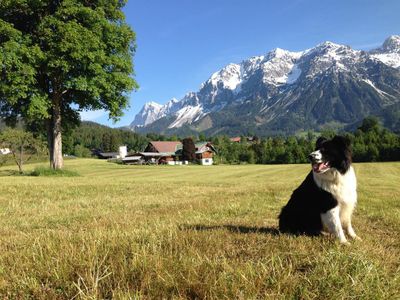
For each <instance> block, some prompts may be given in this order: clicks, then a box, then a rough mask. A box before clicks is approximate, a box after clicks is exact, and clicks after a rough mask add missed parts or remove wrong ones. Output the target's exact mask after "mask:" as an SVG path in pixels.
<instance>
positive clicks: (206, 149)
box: [195, 142, 217, 166]
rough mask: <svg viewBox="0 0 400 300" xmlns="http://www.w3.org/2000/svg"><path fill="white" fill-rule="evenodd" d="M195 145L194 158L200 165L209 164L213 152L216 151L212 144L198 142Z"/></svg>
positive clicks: (211, 162) (210, 163) (211, 161)
mask: <svg viewBox="0 0 400 300" xmlns="http://www.w3.org/2000/svg"><path fill="white" fill-rule="evenodd" d="M195 146H196V159H197V160H198V161H199V162H200V164H201V165H204V166H210V165H212V164H213V156H214V153H217V151H216V150H215V148H214V146H213V145H212V144H211V143H209V142H206V143H198V144H195Z"/></svg>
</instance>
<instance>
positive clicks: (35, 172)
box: [30, 167, 80, 177]
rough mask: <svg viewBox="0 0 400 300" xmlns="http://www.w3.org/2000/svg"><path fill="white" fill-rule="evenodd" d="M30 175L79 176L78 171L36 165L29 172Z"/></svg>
mask: <svg viewBox="0 0 400 300" xmlns="http://www.w3.org/2000/svg"><path fill="white" fill-rule="evenodd" d="M30 175H31V176H50V177H76V176H80V175H79V173H78V172H76V171H71V170H65V169H63V170H54V169H51V168H45V167H36V168H35V169H34V170H33V171H32V172H31V173H30Z"/></svg>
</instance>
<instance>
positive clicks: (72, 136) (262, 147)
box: [0, 118, 400, 172]
mask: <svg viewBox="0 0 400 300" xmlns="http://www.w3.org/2000/svg"><path fill="white" fill-rule="evenodd" d="M335 134H336V133H335V132H334V131H325V132H323V133H322V134H321V135H323V136H325V137H327V138H331V137H333V136H334V135H335ZM342 134H343V135H344V136H346V137H347V138H348V139H349V140H350V141H351V144H352V149H353V160H354V161H355V162H370V161H399V160H400V136H399V135H397V134H395V133H392V132H390V131H389V130H387V129H385V128H383V127H382V126H380V124H379V122H378V120H377V119H374V118H367V119H365V120H364V121H363V123H362V124H361V126H360V127H359V128H358V129H357V130H356V131H355V132H353V133H342ZM40 137H41V136H40V135H39V136H37V137H35V136H34V135H33V134H32V133H30V132H25V131H23V130H16V129H6V130H3V132H0V148H9V149H10V150H11V154H10V155H8V156H7V155H1V156H0V165H1V163H2V162H3V163H4V161H5V159H6V158H13V160H14V161H15V162H16V163H17V165H18V167H19V170H20V172H22V165H23V163H24V162H26V161H28V160H29V159H30V158H31V157H32V155H35V154H40V153H42V154H45V153H46V151H44V149H45V148H46V147H45V144H46V141H45V140H43V138H42V139H40ZM316 138H317V135H316V134H313V133H308V134H306V135H305V136H303V137H295V136H289V137H279V136H278V137H267V138H262V139H259V138H253V139H251V141H249V140H248V139H247V138H245V137H242V139H241V142H239V143H237V142H232V141H231V140H230V138H229V137H227V136H216V137H212V138H210V139H206V138H205V137H204V136H202V137H200V138H199V137H197V138H193V139H194V140H197V141H205V140H209V141H211V142H212V143H213V145H214V146H215V148H216V149H217V151H218V153H217V155H216V158H215V161H216V162H217V163H227V164H237V163H250V164H254V163H256V164H286V163H291V164H292V163H307V162H308V160H307V156H308V154H309V153H310V152H312V151H313V149H314V144H315V140H316ZM177 139H178V138H177V137H175V136H172V137H169V138H168V137H165V136H160V135H157V134H148V135H146V136H143V135H139V134H136V133H134V132H131V131H126V130H122V129H113V128H109V127H106V126H102V125H99V124H96V123H90V122H84V123H82V124H81V125H80V126H79V127H78V128H76V129H74V130H71V131H70V132H68V134H65V135H64V140H63V147H64V153H67V154H72V155H75V156H78V157H90V156H92V150H94V149H100V150H102V151H104V152H114V151H117V150H118V147H119V146H120V145H127V146H128V149H129V151H130V152H137V151H143V150H144V148H145V147H146V146H147V144H148V142H149V141H151V140H177ZM182 142H183V144H184V147H183V150H184V151H183V152H184V153H182V154H183V156H184V159H185V160H190V161H191V160H193V159H194V158H193V153H194V144H193V141H192V138H185V139H183V140H182Z"/></svg>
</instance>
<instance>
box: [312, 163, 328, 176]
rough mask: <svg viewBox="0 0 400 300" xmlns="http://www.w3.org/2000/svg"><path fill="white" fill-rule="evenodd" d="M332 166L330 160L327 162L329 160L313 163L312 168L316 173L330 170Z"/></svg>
mask: <svg viewBox="0 0 400 300" xmlns="http://www.w3.org/2000/svg"><path fill="white" fill-rule="evenodd" d="M330 167H331V166H330V165H329V162H327V161H326V162H320V163H317V162H313V163H312V169H313V171H314V172H315V173H323V172H325V171H327V170H329V169H330Z"/></svg>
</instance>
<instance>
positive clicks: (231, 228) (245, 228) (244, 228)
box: [179, 224, 281, 235]
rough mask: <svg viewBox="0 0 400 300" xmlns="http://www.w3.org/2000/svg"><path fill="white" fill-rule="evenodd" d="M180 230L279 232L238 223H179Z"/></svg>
mask: <svg viewBox="0 0 400 300" xmlns="http://www.w3.org/2000/svg"><path fill="white" fill-rule="evenodd" d="M179 228H180V229H181V230H194V231H210V230H220V229H224V230H229V231H231V232H234V233H243V234H248V233H262V234H270V235H279V234H281V233H280V232H279V230H278V228H276V227H249V226H238V225H213V226H211V225H199V224H197V225H181V226H180V227H179Z"/></svg>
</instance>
